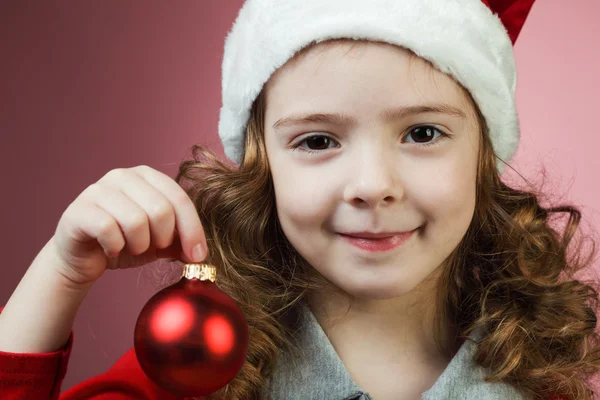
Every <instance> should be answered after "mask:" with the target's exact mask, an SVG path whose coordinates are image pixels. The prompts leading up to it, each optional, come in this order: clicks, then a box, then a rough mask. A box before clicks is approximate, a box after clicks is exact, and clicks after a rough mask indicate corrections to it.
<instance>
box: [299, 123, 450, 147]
mask: <svg viewBox="0 0 600 400" xmlns="http://www.w3.org/2000/svg"><path fill="white" fill-rule="evenodd" d="M417 128H433V129H434V130H436V131H438V132H439V133H440V134H441V136H440V137H439V138H437V139H436V140H434V141H432V142H428V143H422V144H417V146H435V145H437V144H438V142H440V141H441V140H443V139H445V138H447V137H449V136H450V135H448V134H447V133H445V132H443V131H442V130H440V129H439V128H436V127H435V126H433V125H419V126H414V127H412V128H411V130H410V131H408V134H407V135H406V136H408V135H410V133H411V132H412V131H413V130H414V129H417ZM316 137H326V138H328V139H329V140H333V139H332V138H330V137H329V136H327V135H311V136H307V137H305V138H304V139H302V140H301V141H299V142H298V143H297V144H295V145H294V146H293V148H292V151H295V150H298V149H301V147H300V146H301V145H302V144H303V143H304V142H306V141H307V140H308V139H312V138H316ZM301 151H304V152H306V153H308V154H314V153H320V152H323V151H325V150H310V149H309V150H305V149H301Z"/></svg>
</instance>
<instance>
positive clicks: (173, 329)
mask: <svg viewBox="0 0 600 400" xmlns="http://www.w3.org/2000/svg"><path fill="white" fill-rule="evenodd" d="M134 348H135V353H136V356H137V359H138V362H139V364H140V366H141V367H142V370H143V371H144V372H145V373H146V375H148V377H149V378H150V379H151V380H153V381H154V382H155V383H156V384H157V385H158V386H160V387H161V388H163V389H165V390H167V391H169V392H171V393H173V394H176V395H178V396H188V397H192V396H206V395H208V394H211V393H214V392H216V391H217V390H219V389H220V388H222V387H223V386H225V385H227V384H228V383H229V382H230V381H231V380H233V378H235V376H236V375H237V373H238V372H239V370H240V369H241V368H242V365H243V364H244V362H245V360H246V354H247V352H248V323H247V321H246V318H245V317H244V314H243V313H242V311H241V310H240V309H239V307H238V306H237V304H236V303H235V301H234V300H233V299H232V298H231V297H229V296H228V295H226V294H225V293H223V292H222V291H221V290H220V289H219V288H218V287H217V286H216V285H215V284H214V283H213V282H211V281H208V280H205V281H201V280H199V279H195V278H194V279H187V278H182V279H181V280H180V281H179V282H177V283H176V284H174V285H172V286H169V287H168V288H165V289H163V290H161V291H160V292H158V293H157V294H155V295H154V296H153V297H152V298H150V300H149V301H148V303H147V304H146V305H145V306H144V308H143V309H142V311H141V313H140V316H139V317H138V320H137V323H136V326H135V335H134Z"/></svg>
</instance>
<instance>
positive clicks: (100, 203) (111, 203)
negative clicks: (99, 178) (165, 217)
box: [84, 183, 150, 255]
mask: <svg viewBox="0 0 600 400" xmlns="http://www.w3.org/2000/svg"><path fill="white" fill-rule="evenodd" d="M84 199H85V200H86V201H89V202H91V203H93V204H95V205H96V206H97V207H99V208H100V209H102V210H104V211H105V212H107V213H108V214H109V215H111V216H112V217H113V218H114V219H115V220H116V221H117V223H118V226H119V227H120V229H121V231H122V232H123V235H124V236H125V242H126V243H125V246H126V247H127V250H128V251H129V253H130V254H131V255H138V254H142V253H144V252H145V251H146V250H147V249H148V247H149V246H150V227H149V221H148V216H147V215H146V212H145V211H144V210H143V209H142V208H141V207H140V206H139V205H138V204H137V203H136V202H135V201H133V200H132V199H131V198H129V196H127V195H126V194H125V193H123V192H121V191H120V190H119V189H117V188H114V187H112V186H110V185H108V184H106V183H95V184H93V185H91V186H90V187H89V188H88V190H87V192H86V193H85V195H84Z"/></svg>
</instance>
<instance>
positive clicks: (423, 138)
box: [405, 125, 448, 146]
mask: <svg viewBox="0 0 600 400" xmlns="http://www.w3.org/2000/svg"><path fill="white" fill-rule="evenodd" d="M435 132H438V133H439V134H440V136H441V139H438V140H435V141H429V140H430V139H431V138H432V137H433V136H434V135H435ZM411 136H412V137H413V138H414V139H415V140H416V142H417V144H418V145H419V146H433V145H435V144H438V143H439V142H440V141H441V140H442V139H443V138H446V137H448V135H447V134H446V133H444V132H442V131H441V130H439V129H438V128H436V127H435V126H432V125H421V126H417V127H414V128H412V129H411V130H410V131H408V134H407V135H406V136H405V137H411ZM423 142H425V143H423Z"/></svg>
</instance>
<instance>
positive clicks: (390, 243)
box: [339, 229, 417, 252]
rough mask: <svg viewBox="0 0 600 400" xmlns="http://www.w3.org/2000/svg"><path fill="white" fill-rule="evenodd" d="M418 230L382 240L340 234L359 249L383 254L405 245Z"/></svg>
mask: <svg viewBox="0 0 600 400" xmlns="http://www.w3.org/2000/svg"><path fill="white" fill-rule="evenodd" d="M416 231H417V230H416V229H415V230H413V231H410V232H407V233H402V234H399V235H394V236H388V237H385V238H380V239H368V238H361V237H355V236H348V235H344V234H341V233H340V234H339V235H340V237H341V238H342V239H344V240H345V241H346V242H347V243H350V244H351V245H353V246H355V247H358V248H359V249H362V250H366V251H371V252H382V251H390V250H393V249H395V248H397V247H400V246H401V245H403V244H404V243H405V242H406V241H407V240H408V239H410V238H411V237H412V236H413V235H414V233H415V232H416Z"/></svg>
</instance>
